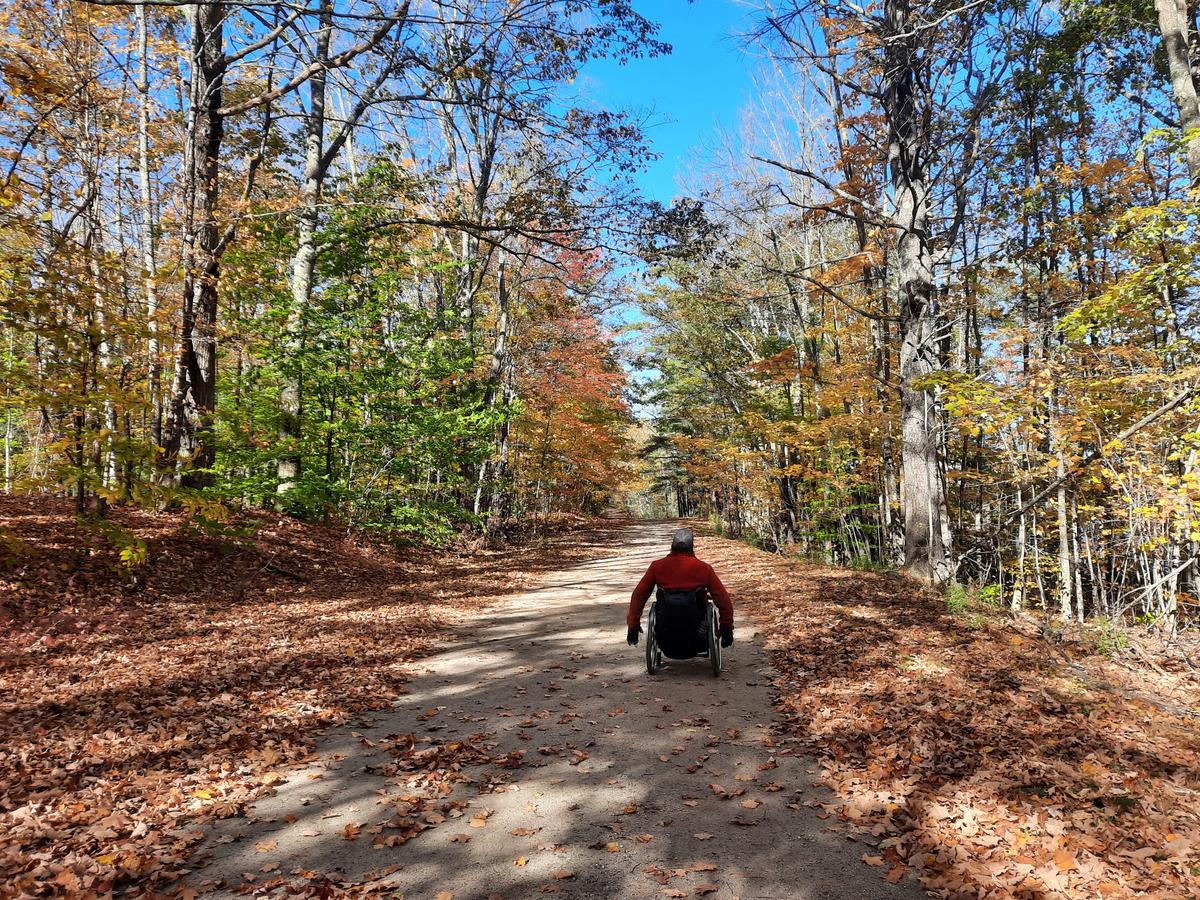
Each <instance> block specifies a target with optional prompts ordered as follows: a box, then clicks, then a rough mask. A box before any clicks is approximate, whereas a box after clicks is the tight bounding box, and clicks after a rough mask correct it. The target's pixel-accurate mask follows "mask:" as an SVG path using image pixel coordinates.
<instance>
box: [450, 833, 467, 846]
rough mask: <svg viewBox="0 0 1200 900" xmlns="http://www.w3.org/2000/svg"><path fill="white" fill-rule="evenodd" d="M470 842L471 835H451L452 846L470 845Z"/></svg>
mask: <svg viewBox="0 0 1200 900" xmlns="http://www.w3.org/2000/svg"><path fill="white" fill-rule="evenodd" d="M470 842H471V836H470V835H469V834H463V833H462V832H459V833H458V834H452V835H450V843H452V844H468V843H470Z"/></svg>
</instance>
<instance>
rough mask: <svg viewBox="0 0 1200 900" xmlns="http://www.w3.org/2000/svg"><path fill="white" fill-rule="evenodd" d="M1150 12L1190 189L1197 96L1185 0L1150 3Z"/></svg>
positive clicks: (1198, 169) (1199, 111)
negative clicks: (1163, 60)
mask: <svg viewBox="0 0 1200 900" xmlns="http://www.w3.org/2000/svg"><path fill="white" fill-rule="evenodd" d="M1154 8H1155V10H1156V11H1157V12H1158V27H1159V31H1161V32H1162V42H1163V52H1164V53H1165V54H1166V57H1167V70H1168V72H1169V73H1170V77H1171V95H1172V96H1173V97H1174V99H1175V108H1176V109H1178V110H1179V125H1180V127H1181V128H1182V130H1183V134H1184V142H1185V144H1186V146H1187V165H1188V175H1189V176H1190V177H1191V181H1192V184H1193V185H1200V96H1198V95H1197V90H1196V81H1195V78H1194V77H1193V75H1192V66H1191V60H1190V58H1189V53H1188V41H1189V32H1190V30H1191V29H1190V26H1189V20H1188V9H1187V0H1154Z"/></svg>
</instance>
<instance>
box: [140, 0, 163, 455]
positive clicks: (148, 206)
mask: <svg viewBox="0 0 1200 900" xmlns="http://www.w3.org/2000/svg"><path fill="white" fill-rule="evenodd" d="M134 9H135V13H136V15H137V30H138V58H139V61H138V76H137V90H138V98H139V103H138V188H139V193H140V199H141V206H142V248H141V249H142V270H143V272H142V277H143V279H144V280H145V291H146V327H147V331H148V332H149V340H148V341H147V348H146V349H147V355H148V356H149V357H150V360H149V362H150V366H149V368H150V377H149V386H148V390H149V392H150V440H151V442H152V443H153V444H154V447H155V448H156V449H155V450H154V452H155V453H157V452H158V449H157V448H159V447H162V443H163V430H162V429H163V403H162V364H161V363H160V362H159V358H158V357H159V343H158V263H157V259H156V255H157V248H156V246H155V243H156V241H155V234H154V229H155V227H156V226H157V223H156V221H155V217H154V208H153V201H152V198H151V194H150V57H149V41H148V39H147V34H146V7H145V6H137V7H134Z"/></svg>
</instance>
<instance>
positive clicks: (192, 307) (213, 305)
mask: <svg viewBox="0 0 1200 900" xmlns="http://www.w3.org/2000/svg"><path fill="white" fill-rule="evenodd" d="M188 16H189V18H190V19H191V22H192V46H191V63H192V84H191V90H190V93H191V111H190V122H189V125H190V128H189V132H190V133H189V147H188V154H187V155H188V161H187V166H186V167H185V178H186V184H185V190H186V191H187V193H188V207H189V208H188V214H187V235H186V237H185V247H184V280H183V321H182V325H181V327H180V332H179V356H178V364H177V368H176V373H175V390H174V396H173V398H172V402H171V410H170V421H169V429H168V430H169V432H170V437H169V439H168V442H167V457H168V459H170V460H172V461H174V462H175V464H176V465H177V467H178V469H179V471H180V475H181V480H182V482H183V484H184V485H186V486H188V487H206V486H208V485H209V484H211V483H212V480H213V476H212V472H211V468H212V465H213V463H214V462H215V461H216V446H215V443H214V434H213V414H214V411H215V408H216V401H217V383H216V377H217V333H216V330H217V282H218V279H219V277H220V270H221V254H222V250H223V247H222V243H221V237H220V234H219V233H218V231H217V222H216V212H217V201H218V198H219V194H220V180H219V165H218V163H219V159H220V155H221V145H222V141H223V139H224V136H225V117H224V116H223V115H222V114H221V111H220V110H221V100H222V95H223V91H222V86H223V81H224V64H225V6H224V4H222V3H201V4H197V5H196V6H194V7H190V8H189V10H188Z"/></svg>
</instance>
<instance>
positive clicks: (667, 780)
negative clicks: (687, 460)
mask: <svg viewBox="0 0 1200 900" xmlns="http://www.w3.org/2000/svg"><path fill="white" fill-rule="evenodd" d="M669 528H670V526H669V525H650V526H634V527H633V528H631V532H630V534H629V536H628V538H627V540H626V541H625V542H624V546H623V549H622V551H621V552H620V553H617V554H611V555H609V556H606V557H603V558H600V559H594V560H592V561H590V562H587V563H584V564H581V565H578V566H575V567H572V568H570V569H567V570H564V571H562V572H559V573H556V574H554V575H551V576H549V577H548V578H547V579H545V580H544V581H543V582H541V583H540V584H539V585H538V586H537V587H536V588H534V589H532V590H528V591H526V592H524V593H523V594H521V595H520V596H519V597H514V598H513V599H512V600H510V601H509V602H508V603H506V604H505V605H504V606H502V607H500V608H498V609H495V610H493V611H491V612H489V613H488V614H486V616H483V617H481V618H479V619H478V620H477V621H476V622H474V623H473V625H471V626H469V627H464V628H460V629H459V630H457V631H456V632H455V633H454V634H453V635H452V636H451V638H450V639H449V640H448V641H447V642H446V643H443V644H442V645H440V646H439V648H438V651H437V653H436V654H434V655H432V656H430V657H428V658H427V659H426V660H424V662H423V664H422V666H421V667H420V669H421V671H420V673H419V676H418V677H417V678H416V679H415V680H414V681H413V682H412V683H411V684H410V685H409V689H410V690H411V694H409V695H407V696H406V697H405V698H404V699H403V700H402V702H401V703H400V704H398V706H397V707H396V708H395V709H394V710H391V711H387V712H381V713H377V714H374V715H373V716H372V717H371V720H370V722H364V723H362V724H360V725H359V726H357V727H354V728H339V729H337V730H335V731H334V732H332V733H331V734H330V735H329V737H328V740H327V741H326V742H324V743H323V745H322V746H321V748H320V761H319V762H317V763H315V764H314V765H313V766H311V767H309V768H308V769H306V770H303V771H300V772H296V773H294V774H292V775H291V776H289V780H288V782H287V783H286V784H283V785H281V786H279V788H278V791H277V793H276V794H275V796H273V797H270V798H265V799H264V800H262V801H261V802H260V803H259V804H257V805H256V807H255V809H254V816H255V817H257V818H258V821H246V820H231V821H229V822H227V823H223V824H222V825H220V826H218V828H217V831H216V835H217V840H219V841H220V840H230V839H232V842H231V843H217V842H213V843H211V844H210V849H211V850H212V852H213V854H214V860H213V862H212V863H211V864H210V865H209V866H207V867H206V868H204V869H202V870H200V871H199V872H197V874H196V875H195V876H194V877H193V879H192V882H193V883H194V884H201V883H203V882H205V881H206V880H208V881H216V880H221V881H222V883H223V887H222V888H221V891H222V892H230V891H234V890H236V889H238V887H239V885H240V884H241V880H242V873H247V872H248V873H251V874H253V875H254V876H255V879H256V880H255V882H254V884H253V885H252V887H253V886H257V887H259V888H266V889H268V890H270V889H272V888H274V889H275V890H278V891H280V892H281V893H282V892H283V891H285V890H287V889H289V887H288V886H289V885H290V886H291V888H290V889H301V888H307V887H311V886H312V885H313V884H314V883H315V882H316V881H319V880H320V879H322V878H328V879H329V880H330V881H331V882H332V883H334V884H336V885H358V886H359V887H361V886H362V885H363V884H364V883H367V882H369V881H370V879H371V878H372V876H373V874H379V873H381V872H383V871H385V870H387V869H389V868H390V867H394V866H399V867H401V868H399V869H398V870H397V871H393V872H389V873H387V874H386V876H385V880H386V884H387V885H388V887H387V890H390V891H399V892H403V894H404V896H406V897H410V898H424V897H434V896H435V895H436V894H437V893H438V892H441V891H448V892H452V893H453V896H454V897H455V900H464V898H475V897H478V898H484V897H489V896H498V897H503V898H522V897H530V896H535V895H540V894H539V892H540V891H541V890H543V889H545V890H547V891H549V890H555V891H561V892H562V895H564V896H568V897H604V898H610V897H611V898H617V897H630V898H637V897H661V896H663V891H664V889H666V888H669V889H672V890H683V891H687V892H688V893H689V894H690V893H691V892H692V891H695V890H697V889H699V888H703V889H704V890H705V891H708V890H709V887H708V886H712V889H711V892H710V893H708V896H711V897H716V898H729V897H733V896H740V897H764V898H767V897H771V898H818V897H820V898H831V900H870V898H885V897H886V898H896V897H915V896H918V895H919V893H918V892H916V891H915V890H914V889H912V888H911V887H904V886H901V887H893V886H891V885H888V884H886V883H884V882H882V881H881V880H880V879H879V877H878V873H877V872H876V871H875V870H873V869H869V868H867V867H866V866H864V865H862V863H861V862H860V861H859V857H860V856H861V853H862V850H861V848H858V849H855V848H854V847H853V846H851V845H847V843H846V841H845V840H844V838H842V837H841V836H838V835H833V834H830V833H828V832H825V831H823V830H822V829H823V827H824V824H825V823H824V822H822V821H821V820H820V819H818V818H816V817H815V815H814V814H813V812H812V811H811V810H810V809H809V808H808V807H807V806H805V805H804V801H805V800H806V799H807V798H808V795H809V793H810V791H811V784H810V776H809V774H808V771H807V767H808V765H809V761H808V760H807V759H806V758H805V757H802V756H800V755H797V754H796V753H795V752H794V750H793V749H792V748H790V747H787V746H785V745H784V744H783V743H782V742H781V740H780V738H779V735H778V733H777V728H776V724H775V722H774V712H773V709H772V707H771V703H770V693H769V684H770V673H769V672H768V671H766V670H765V662H766V661H765V658H764V656H763V654H762V652H761V650H760V648H759V647H757V646H756V645H755V643H754V641H753V638H752V629H751V628H749V627H743V628H742V631H741V638H740V640H739V643H738V644H737V645H736V646H735V647H734V649H733V652H732V653H730V654H729V655H728V657H727V668H726V671H725V672H724V674H723V675H722V677H721V678H714V677H713V676H712V674H711V670H710V669H709V667H708V663H707V661H706V660H703V659H698V660H688V661H675V662H670V663H669V664H668V666H667V667H666V668H665V669H664V670H663V671H662V672H661V674H659V675H658V676H656V677H653V678H651V677H650V676H648V675H647V674H646V671H645V667H644V662H643V653H642V650H643V648H642V647H641V646H639V647H637V648H636V649H635V648H630V647H627V646H626V645H625V642H624V632H625V627H624V611H625V608H626V605H627V603H628V596H629V592H630V590H631V588H632V585H633V584H634V583H635V582H636V580H637V577H638V576H639V575H640V574H641V572H642V570H643V569H644V567H645V565H646V564H648V562H649V561H650V560H651V559H652V558H654V557H656V556H659V555H661V553H662V549H663V547H664V546H665V540H664V529H666V531H665V534H666V535H667V536H669ZM371 745H374V746H371ZM425 753H427V754H429V755H430V756H431V757H432V758H434V764H432V765H430V766H425V767H422V766H416V767H415V768H413V769H411V770H406V769H405V768H404V767H405V766H406V765H409V764H413V763H414V761H415V760H418V759H420V758H421V756H422V754H425ZM714 786H715V787H714ZM405 798H408V799H405ZM751 801H753V802H751ZM459 804H465V805H462V806H459ZM743 804H745V805H743ZM397 810H400V812H397ZM485 810H490V814H489V815H487V817H486V818H484V819H482V820H481V821H479V822H478V824H476V823H473V822H472V819H473V818H475V817H477V816H479V815H480V814H481V813H482V812H483V811H485ZM431 811H432V812H433V816H432V817H430V812H431ZM347 825H350V826H358V828H360V829H361V830H357V829H356V828H351V829H350V830H349V831H347V830H346V826H347ZM418 825H420V826H426V825H428V826H430V827H427V828H425V830H423V831H421V832H420V833H419V834H416V835H415V836H413V837H411V838H410V839H408V840H407V841H405V842H403V843H399V842H398V844H397V846H387V845H386V844H387V838H388V837H389V835H392V836H400V835H404V836H407V835H408V834H409V833H410V832H411V831H412V830H413V829H414V828H415V827H416V826H418ZM514 830H515V831H516V832H517V833H516V834H514V833H513V832H514ZM455 835H465V836H466V838H467V839H468V840H466V841H464V840H463V839H462V838H454V836H455ZM349 836H354V839H352V840H351V839H347V838H348V837H349ZM452 838H453V839H452ZM376 844H382V845H383V846H381V847H378V848H377V847H376ZM263 847H267V848H269V849H266V850H264V849H262V848H263ZM264 866H266V867H268V868H269V869H270V871H267V872H262V871H261V869H262V868H263V867H264ZM276 867H277V868H276ZM297 873H299V874H297Z"/></svg>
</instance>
